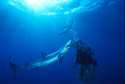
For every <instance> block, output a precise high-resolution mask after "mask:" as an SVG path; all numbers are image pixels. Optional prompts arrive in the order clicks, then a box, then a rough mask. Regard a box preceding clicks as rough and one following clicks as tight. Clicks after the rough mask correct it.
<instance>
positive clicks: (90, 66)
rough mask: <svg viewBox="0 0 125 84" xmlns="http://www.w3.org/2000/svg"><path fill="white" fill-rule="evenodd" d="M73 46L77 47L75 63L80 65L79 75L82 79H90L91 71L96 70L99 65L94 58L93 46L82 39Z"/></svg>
mask: <svg viewBox="0 0 125 84" xmlns="http://www.w3.org/2000/svg"><path fill="white" fill-rule="evenodd" d="M73 47H74V48H76V60H75V63H76V64H79V65H80V73H79V77H80V79H81V80H88V76H89V72H90V71H94V69H95V66H96V65H97V62H96V60H95V59H94V58H93V53H92V51H91V48H90V47H89V46H87V45H86V44H85V43H83V42H82V41H81V40H78V41H77V42H75V45H74V46H73Z"/></svg>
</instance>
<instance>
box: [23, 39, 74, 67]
mask: <svg viewBox="0 0 125 84" xmlns="http://www.w3.org/2000/svg"><path fill="white" fill-rule="evenodd" d="M71 43H72V41H71V40H69V41H67V42H66V44H65V45H64V46H63V47H61V48H59V49H58V50H56V51H55V52H53V53H50V54H47V55H46V56H45V58H42V57H41V58H38V59H36V60H34V61H33V62H31V63H29V64H26V66H24V68H28V69H33V68H38V67H42V66H46V65H49V64H51V63H53V62H55V61H57V60H59V57H63V56H65V54H66V53H67V52H68V51H69V49H70V47H71V46H70V45H71Z"/></svg>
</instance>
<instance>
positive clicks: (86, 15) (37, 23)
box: [0, 0, 125, 84]
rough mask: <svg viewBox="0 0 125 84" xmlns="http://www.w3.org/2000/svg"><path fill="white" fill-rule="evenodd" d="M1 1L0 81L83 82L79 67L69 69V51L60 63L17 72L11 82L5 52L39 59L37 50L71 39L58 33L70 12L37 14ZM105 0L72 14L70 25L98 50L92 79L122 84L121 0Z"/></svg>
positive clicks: (4, 83) (24, 60) (71, 56)
mask: <svg viewBox="0 0 125 84" xmlns="http://www.w3.org/2000/svg"><path fill="white" fill-rule="evenodd" d="M93 1H94V0H93ZM0 2H1V3H0V4H1V5H0V84H85V83H84V82H82V81H80V80H79V79H78V73H79V69H78V68H73V67H72V65H73V61H74V60H75V52H74V50H73V49H71V50H69V52H68V53H67V54H66V56H65V57H64V60H63V63H62V64H58V62H54V63H52V64H49V65H47V66H43V67H41V68H39V69H37V70H34V69H33V70H28V71H19V72H18V73H17V79H16V80H14V79H13V76H12V72H11V70H10V67H9V62H8V61H9V60H8V58H9V56H13V57H14V59H15V60H14V62H15V63H16V64H19V65H21V64H25V63H27V62H30V61H32V60H35V59H37V58H39V57H40V52H41V51H43V52H46V53H51V52H53V51H55V50H57V49H58V48H60V47H62V45H64V44H65V43H66V41H67V40H69V39H70V38H72V34H70V33H65V34H64V35H59V34H58V33H59V32H61V31H63V26H64V25H65V22H66V21H67V18H69V16H70V15H54V16H45V15H37V14H33V13H31V12H22V11H20V10H16V9H14V7H10V6H8V4H6V3H5V2H6V1H4V0H1V1H0ZM104 2H105V3H104V4H101V6H100V5H99V7H98V6H97V8H96V7H95V8H94V9H93V7H94V6H95V5H94V4H93V5H92V8H91V6H90V8H89V7H88V8H87V7H86V8H87V10H88V9H90V10H89V11H87V10H86V11H84V10H80V12H78V13H76V14H73V15H72V17H73V18H74V24H73V29H74V30H75V31H76V32H77V34H78V37H79V38H80V39H81V40H83V41H85V42H86V43H88V44H89V46H90V47H91V48H92V49H93V50H94V52H95V53H96V59H97V60H98V66H97V68H96V76H95V79H94V80H93V81H92V82H91V83H92V84H125V82H124V76H125V75H124V74H125V72H124V70H125V69H124V7H123V5H124V4H123V0H112V1H110V2H109V1H108V0H104Z"/></svg>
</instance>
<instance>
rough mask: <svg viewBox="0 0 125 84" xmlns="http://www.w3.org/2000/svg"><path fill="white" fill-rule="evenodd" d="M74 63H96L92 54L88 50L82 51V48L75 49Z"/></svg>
mask: <svg viewBox="0 0 125 84" xmlns="http://www.w3.org/2000/svg"><path fill="white" fill-rule="evenodd" d="M76 52H77V53H76V56H77V58H76V62H77V63H79V64H94V65H95V64H96V61H95V60H94V59H93V58H92V56H91V55H92V53H91V50H90V49H89V48H85V49H84V50H83V49H82V47H81V48H80V47H79V48H77V50H76Z"/></svg>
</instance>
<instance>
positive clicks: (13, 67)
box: [9, 56, 18, 80]
mask: <svg viewBox="0 0 125 84" xmlns="http://www.w3.org/2000/svg"><path fill="white" fill-rule="evenodd" d="M13 61H14V59H13V57H12V56H9V66H10V69H11V72H12V75H13V78H14V80H16V77H17V69H18V66H17V64H15V63H14V62H13Z"/></svg>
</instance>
